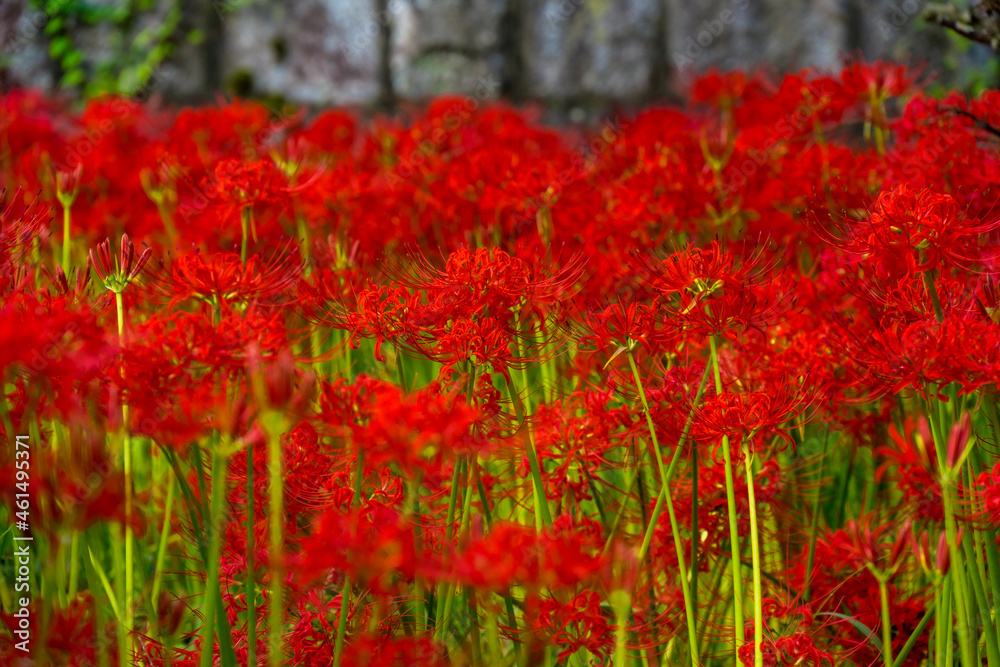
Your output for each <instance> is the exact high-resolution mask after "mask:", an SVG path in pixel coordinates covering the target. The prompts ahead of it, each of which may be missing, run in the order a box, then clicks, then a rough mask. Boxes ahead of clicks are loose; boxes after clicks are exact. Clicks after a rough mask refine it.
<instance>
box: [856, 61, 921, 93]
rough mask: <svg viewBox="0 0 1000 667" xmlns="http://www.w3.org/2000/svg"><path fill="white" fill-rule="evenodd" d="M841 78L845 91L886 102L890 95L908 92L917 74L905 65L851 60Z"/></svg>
mask: <svg viewBox="0 0 1000 667" xmlns="http://www.w3.org/2000/svg"><path fill="white" fill-rule="evenodd" d="M840 78H841V81H842V82H843V85H844V90H845V92H851V93H854V94H855V95H856V96H857V97H858V98H859V99H863V100H872V101H875V102H878V103H882V102H884V101H885V100H886V99H888V98H889V97H896V96H899V95H902V94H904V93H906V92H907V91H908V90H910V89H911V88H912V87H913V84H914V81H915V80H916V75H915V74H914V73H912V72H909V71H907V68H906V66H905V65H899V64H895V63H887V62H883V61H876V62H873V63H864V62H857V61H856V62H851V63H848V64H847V65H845V66H844V68H843V69H842V70H841V72H840Z"/></svg>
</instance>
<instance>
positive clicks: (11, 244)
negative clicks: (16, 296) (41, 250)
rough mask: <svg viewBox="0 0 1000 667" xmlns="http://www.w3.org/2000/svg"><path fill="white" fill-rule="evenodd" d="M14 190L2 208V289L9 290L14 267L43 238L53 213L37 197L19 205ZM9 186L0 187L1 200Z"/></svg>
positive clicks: (0, 285)
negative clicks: (2, 188)
mask: <svg viewBox="0 0 1000 667" xmlns="http://www.w3.org/2000/svg"><path fill="white" fill-rule="evenodd" d="M18 194H20V190H18V191H17V193H15V194H14V196H13V197H12V198H11V200H10V202H8V204H7V206H6V208H3V209H2V210H0V280H2V281H3V282H2V283H0V293H6V291H7V289H6V288H7V287H8V286H9V281H11V280H12V279H13V276H14V272H15V270H16V269H17V268H18V267H20V266H21V264H22V263H23V262H24V260H25V257H26V256H27V253H28V250H29V249H30V248H31V244H32V242H33V241H35V240H36V239H37V240H38V241H39V242H41V240H42V239H41V237H42V233H43V231H44V230H45V229H46V228H47V227H48V220H49V217H50V213H49V211H48V210H47V209H45V208H42V207H41V206H40V205H39V203H38V199H37V198H36V199H35V200H34V201H32V202H31V203H30V204H28V203H26V202H22V204H21V205H20V206H19V205H18V202H17V198H18V197H17V195H18ZM6 195H7V190H6V189H4V190H0V202H2V201H4V200H5V199H6Z"/></svg>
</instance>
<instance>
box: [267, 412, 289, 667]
mask: <svg viewBox="0 0 1000 667" xmlns="http://www.w3.org/2000/svg"><path fill="white" fill-rule="evenodd" d="M270 417H271V418H270V420H267V419H266V420H265V421H270V422H271V423H269V424H268V426H267V428H266V432H267V467H268V498H267V500H268V528H269V529H270V530H269V535H270V540H269V545H268V550H269V551H268V553H269V554H270V560H271V573H270V578H271V595H270V600H269V601H268V641H267V645H268V656H267V657H268V664H269V665H270V667H282V666H283V665H284V662H285V660H284V655H283V646H282V644H283V643H284V642H283V635H284V630H285V627H284V594H285V591H284V587H283V584H284V581H283V580H284V576H285V568H284V562H283V561H284V528H285V525H284V524H285V510H284V493H283V492H284V479H283V477H284V473H283V472H282V467H283V466H282V460H281V459H282V457H281V432H280V429H279V428H278V426H277V423H275V422H280V421H281V420H283V419H284V417H283V415H281V414H279V413H272V414H271V416H270Z"/></svg>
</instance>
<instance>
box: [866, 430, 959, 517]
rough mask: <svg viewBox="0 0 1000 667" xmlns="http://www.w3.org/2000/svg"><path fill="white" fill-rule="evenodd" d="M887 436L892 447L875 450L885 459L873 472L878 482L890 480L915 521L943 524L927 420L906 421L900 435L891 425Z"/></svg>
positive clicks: (933, 451) (935, 464)
mask: <svg viewBox="0 0 1000 667" xmlns="http://www.w3.org/2000/svg"><path fill="white" fill-rule="evenodd" d="M889 437H890V439H891V440H892V443H893V445H894V446H887V447H879V448H877V449H876V450H875V453H876V454H877V455H880V456H883V457H885V459H886V460H885V463H883V464H882V465H880V466H879V467H878V468H877V469H876V470H875V479H876V480H877V481H879V482H884V481H885V480H886V479H892V480H893V481H894V482H895V486H896V488H898V489H899V490H900V491H902V492H903V495H904V496H905V497H906V504H905V509H906V511H907V512H912V515H913V516H914V517H915V518H921V519H931V520H932V521H936V522H941V521H943V520H944V509H943V506H942V504H941V485H940V483H939V482H938V478H939V474H938V469H937V468H938V466H937V456H936V455H935V448H934V447H935V445H934V439H933V437H932V436H931V429H930V425H929V424H928V423H927V419H926V418H925V417H920V419H919V420H916V419H914V418H913V417H910V418H908V419H907V420H906V424H905V426H904V433H903V434H902V435H901V434H900V433H899V431H898V430H897V429H896V426H895V424H893V425H891V426H890V427H889Z"/></svg>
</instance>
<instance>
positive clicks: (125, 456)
mask: <svg viewBox="0 0 1000 667" xmlns="http://www.w3.org/2000/svg"><path fill="white" fill-rule="evenodd" d="M115 309H116V310H117V311H118V340H119V342H120V344H121V346H122V347H124V346H125V305H124V303H123V301H122V293H121V292H120V291H116V292H115ZM124 378H125V361H124V359H123V360H122V379H124ZM128 412H129V411H128V402H127V401H124V400H123V401H122V467H123V469H124V474H125V565H124V567H125V599H124V600H123V608H122V614H123V616H124V619H123V620H124V623H125V627H124V629H123V631H124V632H125V633H127V635H128V637H129V639H128V641H129V642H131V636H132V630H133V626H134V624H135V620H134V619H135V610H134V605H133V601H134V599H135V554H134V551H135V533H134V531H133V529H132V513H133V509H132V504H133V502H134V501H133V495H134V490H133V488H132V484H133V480H132V442H131V438H130V437H129V431H128Z"/></svg>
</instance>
